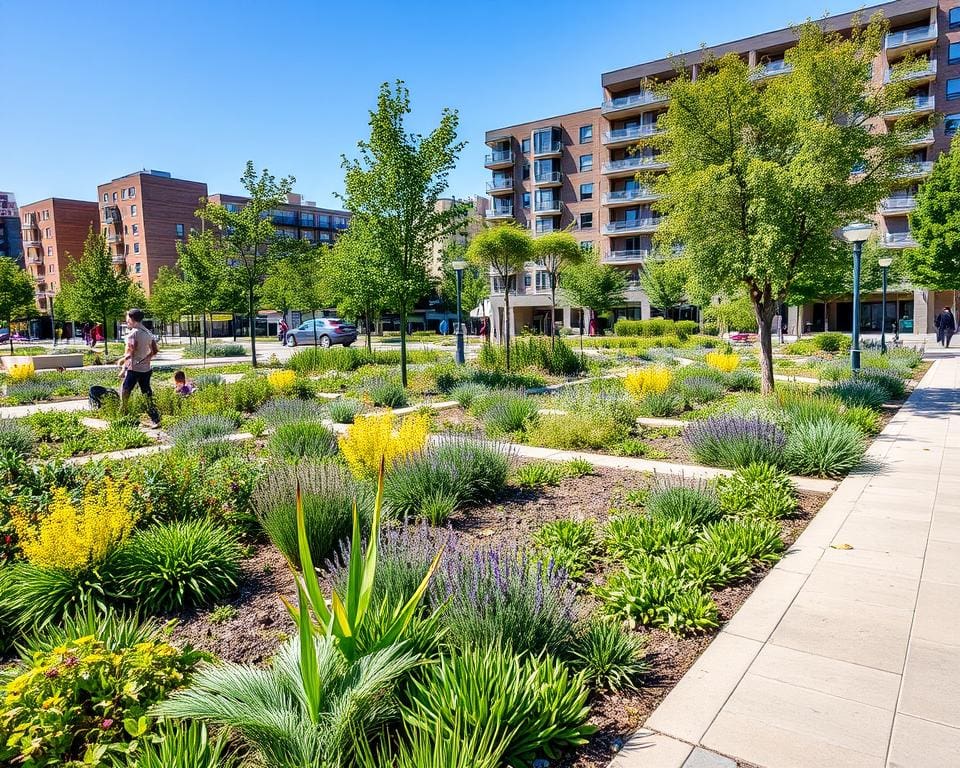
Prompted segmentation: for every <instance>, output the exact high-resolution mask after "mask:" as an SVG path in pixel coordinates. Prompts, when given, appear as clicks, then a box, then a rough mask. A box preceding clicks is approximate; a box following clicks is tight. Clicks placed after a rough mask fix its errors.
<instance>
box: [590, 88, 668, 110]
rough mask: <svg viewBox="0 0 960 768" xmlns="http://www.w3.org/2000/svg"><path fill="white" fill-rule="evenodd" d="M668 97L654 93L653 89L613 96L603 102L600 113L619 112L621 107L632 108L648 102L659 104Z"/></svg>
mask: <svg viewBox="0 0 960 768" xmlns="http://www.w3.org/2000/svg"><path fill="white" fill-rule="evenodd" d="M668 98H669V97H667V96H665V95H664V94H660V93H654V92H653V91H643V92H641V93H631V94H630V95H629V96H614V97H613V98H612V99H608V100H607V101H605V102H603V104H602V105H601V107H600V111H601V112H602V113H606V112H619V111H620V110H623V109H632V108H634V107H643V106H646V105H648V104H661V103H663V102H665V101H667V100H668Z"/></svg>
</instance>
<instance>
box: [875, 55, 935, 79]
mask: <svg viewBox="0 0 960 768" xmlns="http://www.w3.org/2000/svg"><path fill="white" fill-rule="evenodd" d="M936 76H937V60H936V59H932V60H930V61H925V62H921V63H920V64H919V65H918V67H914V68H913V69H908V70H900V71H897V70H896V69H888V70H887V74H886V75H884V78H883V80H884V82H886V83H896V82H902V81H904V80H923V79H926V78H928V77H936Z"/></svg>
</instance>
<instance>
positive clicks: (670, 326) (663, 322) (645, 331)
mask: <svg viewBox="0 0 960 768" xmlns="http://www.w3.org/2000/svg"><path fill="white" fill-rule="evenodd" d="M693 325H694V328H693V331H696V323H694V324H693ZM687 328H689V326H686V325H685V326H684V331H685V333H686V329H687ZM677 330H678V329H677V326H676V323H674V322H673V320H667V319H665V318H662V317H654V318H651V319H650V320H617V322H616V323H614V324H613V332H614V333H615V334H616V335H617V336H666V335H668V334H677V335H678V336H679V335H680V334H679V333H677Z"/></svg>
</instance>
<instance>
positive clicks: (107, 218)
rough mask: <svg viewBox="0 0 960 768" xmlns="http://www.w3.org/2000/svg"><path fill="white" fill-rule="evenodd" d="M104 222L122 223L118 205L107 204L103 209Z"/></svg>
mask: <svg viewBox="0 0 960 768" xmlns="http://www.w3.org/2000/svg"><path fill="white" fill-rule="evenodd" d="M103 223H104V224H119V223H120V209H119V208H117V207H116V206H113V205H111V206H107V207H106V208H104V209H103Z"/></svg>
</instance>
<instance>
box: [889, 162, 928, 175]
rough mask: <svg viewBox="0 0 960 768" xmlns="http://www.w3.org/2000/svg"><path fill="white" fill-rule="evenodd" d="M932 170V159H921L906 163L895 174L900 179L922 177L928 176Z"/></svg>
mask: <svg viewBox="0 0 960 768" xmlns="http://www.w3.org/2000/svg"><path fill="white" fill-rule="evenodd" d="M932 170H933V161H932V160H921V161H918V162H915V163H907V164H906V165H905V166H904V167H903V170H902V171H901V172H900V173H898V174H897V178H900V179H922V178H924V177H925V176H929V175H930V172H931V171H932Z"/></svg>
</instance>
